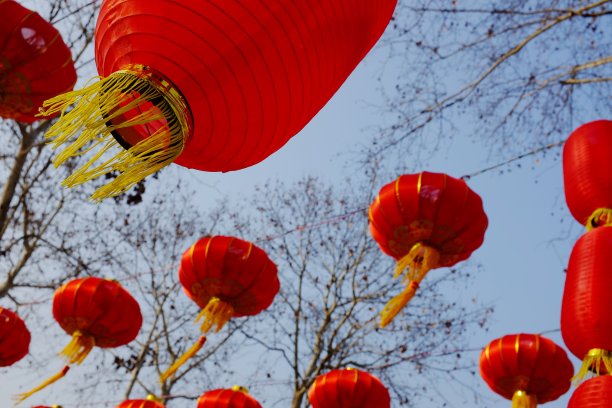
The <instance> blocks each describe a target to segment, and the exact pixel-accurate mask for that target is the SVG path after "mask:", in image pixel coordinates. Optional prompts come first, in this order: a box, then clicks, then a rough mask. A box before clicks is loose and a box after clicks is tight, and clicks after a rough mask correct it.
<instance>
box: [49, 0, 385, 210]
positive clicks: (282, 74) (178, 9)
mask: <svg viewBox="0 0 612 408" xmlns="http://www.w3.org/2000/svg"><path fill="white" fill-rule="evenodd" d="M396 3H397V0H379V1H377V2H376V3H373V2H372V1H371V0H353V1H352V2H351V4H350V7H348V6H347V4H346V2H345V1H342V0H333V1H330V0H310V1H307V2H301V1H300V2H296V1H294V0H278V1H274V2H261V1H248V2H231V1H227V0H209V1H206V2H194V1H191V0H173V1H170V0H154V1H139V0H127V1H126V0H104V1H103V2H102V7H101V9H100V15H99V18H98V22H97V26H96V34H95V53H96V65H97V67H98V71H99V73H100V75H101V76H102V77H105V79H104V80H103V81H102V82H99V83H97V84H94V85H92V86H90V87H88V88H86V89H84V90H83V91H80V92H77V93H70V94H67V95H64V96H61V97H58V98H55V99H53V100H51V101H48V103H47V104H46V105H45V106H46V107H47V111H46V113H56V112H58V111H60V110H62V109H65V108H66V107H67V106H69V105H70V104H71V103H73V102H75V101H76V103H77V104H76V106H75V109H74V110H73V111H72V112H69V113H66V114H65V115H63V117H62V119H61V120H60V122H59V123H58V124H56V125H55V126H54V127H53V128H52V129H51V130H50V131H49V133H48V134H47V136H48V137H51V138H55V141H54V143H55V144H56V145H61V144H64V143H70V146H69V147H67V150H66V151H65V154H62V155H60V156H58V158H57V160H56V163H61V162H63V161H64V160H66V159H67V158H68V157H69V156H71V155H74V154H78V150H80V149H81V148H83V147H84V146H85V145H86V144H89V143H91V142H94V141H95V142H99V143H103V144H104V145H106V144H107V143H108V141H109V140H112V139H110V137H109V133H110V134H113V135H114V136H115V138H116V139H117V140H118V141H119V143H120V144H121V145H123V146H124V147H129V151H128V152H124V153H119V154H117V156H116V157H115V158H114V159H113V160H110V161H108V162H105V163H104V164H101V165H99V166H98V167H96V168H95V169H91V170H90V169H89V167H90V166H92V163H91V162H89V163H87V164H86V165H85V166H84V167H83V168H82V171H80V172H76V173H74V174H73V176H72V177H71V178H69V179H67V180H66V184H67V185H75V184H80V183H82V182H85V181H87V180H89V179H92V178H94V177H97V176H99V175H101V174H105V173H108V172H110V171H113V170H119V171H120V172H121V173H122V175H120V176H119V177H118V178H116V179H115V180H114V181H113V182H112V183H111V185H110V186H107V187H105V188H103V189H101V190H99V191H98V192H97V193H96V194H95V195H94V198H95V199H102V198H104V197H106V196H110V195H114V194H118V193H120V192H122V191H125V190H126V189H127V188H129V187H130V186H131V185H133V184H134V183H136V182H138V180H140V179H142V178H143V177H146V176H147V175H148V174H151V173H152V172H154V171H157V170H158V169H159V168H161V167H163V166H166V165H168V164H170V163H171V162H176V163H177V164H179V165H181V166H185V167H188V168H195V169H198V170H204V171H223V172H226V171H232V170H238V169H242V168H245V167H248V166H252V165H254V164H256V163H259V162H260V161H262V160H264V159H265V158H266V157H268V156H270V155H271V154H272V153H274V152H275V151H276V150H278V149H279V148H280V147H282V146H283V145H284V144H285V143H287V141H288V140H289V139H290V138H291V137H292V136H293V135H295V134H296V133H298V132H299V131H300V130H301V129H302V128H303V127H304V126H305V125H306V124H307V123H308V122H309V121H310V120H311V119H312V118H313V117H314V115H316V114H317V112H318V111H319V110H320V109H321V108H322V107H323V106H324V105H325V104H326V103H327V102H328V101H329V99H330V98H331V97H332V96H333V94H334V93H335V92H336V91H337V90H338V88H339V87H340V86H341V85H342V83H343V82H344V81H345V80H346V78H347V77H348V76H349V74H350V73H351V72H352V71H353V69H354V68H355V67H356V66H357V64H358V63H359V62H360V61H361V60H362V59H363V58H364V56H365V55H366V54H367V53H368V51H369V50H370V49H371V48H372V46H373V45H374V44H375V43H376V41H377V40H378V38H379V37H380V36H381V35H382V33H383V31H384V29H385V27H386V26H387V24H388V23H389V21H390V19H391V16H392V14H393V10H394V9H395V5H396ZM98 107H100V110H99V109H98ZM150 123H152V125H151V126H149V124H150ZM78 125H80V126H78ZM83 127H84V128H85V130H84V131H83V132H82V133H81V134H80V136H79V137H78V139H77V140H74V141H73V135H76V134H78V133H80V132H81V130H80V129H81V128H83ZM98 134H104V135H105V137H104V141H102V139H100V138H99V137H98ZM135 143H136V144H135Z"/></svg>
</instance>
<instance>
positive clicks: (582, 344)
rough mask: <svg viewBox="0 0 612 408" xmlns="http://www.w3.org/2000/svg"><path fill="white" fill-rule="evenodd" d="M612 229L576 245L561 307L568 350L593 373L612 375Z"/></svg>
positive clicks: (600, 230) (587, 236)
mask: <svg viewBox="0 0 612 408" xmlns="http://www.w3.org/2000/svg"><path fill="white" fill-rule="evenodd" d="M610 254H612V228H610V227H602V228H596V229H594V230H592V231H590V232H587V233H586V234H584V235H583V236H582V237H581V238H580V239H579V240H578V241H577V242H576V244H575V245H574V249H573V250H572V254H571V256H570V259H569V264H568V267H567V277H566V280H565V289H564V292H563V303H562V305H561V333H562V335H563V341H564V342H565V344H566V345H567V348H568V349H569V350H570V351H571V352H572V353H573V354H574V355H575V356H576V357H578V358H579V359H581V360H583V366H582V370H581V371H580V372H579V374H578V376H577V377H578V378H582V377H584V376H585V375H586V374H587V371H588V370H589V369H593V370H594V371H596V372H599V373H606V372H612V313H610V310H612V297H611V296H610V293H609V292H610V288H611V287H612V274H611V273H610V271H612V258H611V257H610Z"/></svg>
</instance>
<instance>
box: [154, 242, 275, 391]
mask: <svg viewBox="0 0 612 408" xmlns="http://www.w3.org/2000/svg"><path fill="white" fill-rule="evenodd" d="M179 279H180V281H181V285H182V286H183V290H184V291H185V293H186V294H187V296H189V298H190V299H191V300H193V301H194V302H195V303H197V305H198V306H199V307H200V309H202V311H201V312H200V314H199V315H198V318H197V320H202V325H201V331H202V332H203V333H208V332H209V331H210V330H211V329H212V328H213V327H214V328H215V331H219V330H221V328H222V327H223V326H224V325H225V324H226V323H227V322H228V321H229V320H230V319H231V318H232V317H243V316H253V315H256V314H258V313H260V312H262V311H263V310H265V309H267V308H268V307H269V306H270V305H271V304H272V301H273V300H274V297H275V296H276V294H277V293H278V290H279V289H280V283H279V281H278V271H277V268H276V265H275V264H274V262H272V261H271V260H270V258H268V255H266V253H265V252H264V251H263V250H262V249H261V248H259V247H257V246H256V245H253V244H252V243H250V242H247V241H243V240H241V239H238V238H233V237H224V236H214V237H205V238H201V239H200V240H198V241H197V242H196V243H195V244H193V245H192V246H191V247H190V248H189V249H187V251H185V253H183V256H182V259H181V266H180V268H179ZM204 342H205V337H204V336H202V337H201V338H200V340H199V341H198V343H196V344H195V345H194V346H193V347H192V348H191V349H190V350H189V351H187V353H185V355H183V356H182V357H181V358H180V359H179V360H177V362H176V363H175V364H173V365H172V366H171V367H170V368H169V369H168V370H167V371H166V372H165V373H164V374H162V376H161V380H162V382H164V381H165V379H167V378H169V377H170V376H171V375H172V374H174V373H175V372H176V370H177V369H178V368H179V367H180V366H181V365H182V364H183V363H184V362H185V361H186V360H187V359H188V358H191V357H192V356H193V355H194V354H195V353H197V352H198V351H199V349H200V348H201V347H202V346H203V345H204Z"/></svg>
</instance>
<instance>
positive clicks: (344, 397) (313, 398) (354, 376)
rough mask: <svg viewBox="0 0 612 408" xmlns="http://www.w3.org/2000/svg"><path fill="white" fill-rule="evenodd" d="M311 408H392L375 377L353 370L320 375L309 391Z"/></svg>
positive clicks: (383, 388) (383, 387) (382, 386)
mask: <svg viewBox="0 0 612 408" xmlns="http://www.w3.org/2000/svg"><path fill="white" fill-rule="evenodd" d="M308 401H309V402H310V405H312V408H390V407H391V397H390V396H389V391H387V388H386V387H385V386H384V385H383V383H382V382H380V380H379V379H378V378H376V377H375V376H373V375H372V374H369V373H367V372H365V371H361V370H357V369H354V368H347V369H343V370H332V371H330V372H328V373H327V374H323V375H320V376H319V377H317V379H316V380H315V382H314V384H312V386H311V387H310V390H309V391H308Z"/></svg>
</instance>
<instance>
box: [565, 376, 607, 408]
mask: <svg viewBox="0 0 612 408" xmlns="http://www.w3.org/2000/svg"><path fill="white" fill-rule="evenodd" d="M567 408H612V376H610V375H603V376H600V377H594V378H591V379H589V380H587V381H585V382H583V383H582V384H580V386H579V387H578V388H577V389H576V391H574V393H573V394H572V398H570V400H569V404H568V405H567Z"/></svg>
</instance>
